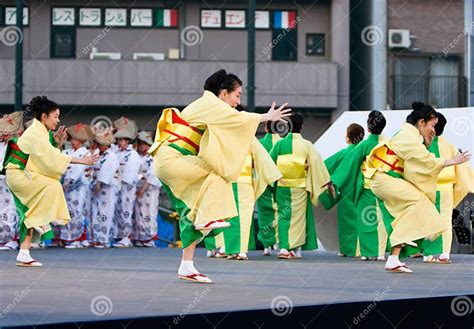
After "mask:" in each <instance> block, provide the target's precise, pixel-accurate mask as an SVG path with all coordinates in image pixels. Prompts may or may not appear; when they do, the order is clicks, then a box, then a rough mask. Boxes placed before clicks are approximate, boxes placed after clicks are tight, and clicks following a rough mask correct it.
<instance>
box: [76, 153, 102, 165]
mask: <svg viewBox="0 0 474 329" xmlns="http://www.w3.org/2000/svg"><path fill="white" fill-rule="evenodd" d="M99 159H100V155H99V154H96V155H85V156H83V157H82V158H72V160H71V163H78V164H83V165H88V166H92V165H94V164H95V163H96V162H97V161H99Z"/></svg>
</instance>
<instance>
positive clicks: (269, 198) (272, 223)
mask: <svg viewBox="0 0 474 329" xmlns="http://www.w3.org/2000/svg"><path fill="white" fill-rule="evenodd" d="M280 139H281V137H280V136H279V135H278V134H269V133H267V134H265V137H263V138H262V139H260V143H261V144H262V146H263V147H264V148H265V150H267V152H270V151H271V149H272V148H273V145H275V143H276V142H278V141H279V140H280ZM257 209H258V235H257V238H258V240H259V241H260V242H261V243H262V244H263V247H264V248H268V247H271V246H273V245H274V244H275V243H276V242H277V230H278V229H277V227H278V208H277V205H276V203H275V201H274V200H273V192H272V188H271V187H270V186H269V187H267V188H266V189H265V192H263V194H262V195H261V196H260V198H258V200H257Z"/></svg>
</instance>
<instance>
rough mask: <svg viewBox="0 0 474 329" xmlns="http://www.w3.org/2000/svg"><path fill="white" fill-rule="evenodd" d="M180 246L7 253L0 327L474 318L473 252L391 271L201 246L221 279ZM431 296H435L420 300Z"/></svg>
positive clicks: (439, 323) (340, 324)
mask: <svg viewBox="0 0 474 329" xmlns="http://www.w3.org/2000/svg"><path fill="white" fill-rule="evenodd" d="M180 253H181V251H180V250H178V249H143V248H132V249H106V250H98V249H81V250H65V249H46V250H33V251H32V256H33V257H36V258H37V259H38V260H40V261H41V262H43V264H44V265H45V266H44V267H43V268H19V267H16V266H15V256H16V252H10V251H7V252H4V251H2V252H0V327H7V326H33V325H39V324H54V323H56V324H57V323H69V325H71V326H72V325H73V324H74V325H77V326H78V327H81V326H84V322H88V321H92V322H90V323H89V324H87V323H85V326H84V328H86V327H93V326H94V325H98V323H96V322H95V321H109V322H104V323H103V325H104V326H102V327H121V326H120V321H117V322H110V320H114V319H126V320H123V321H122V324H123V323H125V324H126V325H127V328H129V327H135V326H137V327H143V328H145V327H148V325H147V323H148V322H149V323H154V324H155V325H154V327H156V328H158V327H161V326H157V325H156V324H158V323H161V324H168V327H185V326H187V325H188V324H191V323H194V324H199V325H200V327H206V323H207V324H208V327H209V328H228V327H233V325H237V323H238V321H243V320H245V321H247V322H248V323H249V324H252V323H253V324H254V325H251V326H250V325H249V326H247V325H246V326H242V327H241V328H268V327H269V325H266V324H269V323H272V328H275V324H276V326H277V327H278V324H281V325H283V324H284V323H286V322H289V321H290V320H291V321H292V323H296V324H295V328H300V327H301V328H304V327H313V326H315V325H316V324H318V322H319V321H320V320H321V321H323V322H324V321H326V322H324V323H325V324H331V326H332V327H333V328H351V327H353V328H356V327H357V328H363V327H372V326H371V324H375V323H380V325H383V323H384V322H385V326H384V327H385V328H392V327H393V328H409V327H411V326H408V325H409V324H410V323H412V324H413V325H414V322H413V321H414V319H421V318H420V317H421V316H422V317H423V319H424V320H426V321H431V320H430V317H432V321H431V322H430V323H429V325H427V326H423V328H449V327H451V325H453V324H456V325H458V327H459V328H464V326H463V324H467V326H466V328H472V327H473V326H474V320H473V318H474V310H473V307H472V305H473V304H472V295H473V294H474V255H453V256H452V260H453V264H451V265H437V264H423V263H422V261H421V259H415V260H408V261H407V263H408V264H409V266H410V268H411V269H412V270H414V273H413V274H395V273H387V272H385V271H384V270H383V266H384V262H364V261H360V260H358V259H350V258H340V257H337V256H336V254H335V253H328V252H306V253H303V257H304V258H303V259H301V260H279V259H277V258H276V256H271V257H263V256H261V253H260V252H251V253H250V260H249V261H230V260H223V259H207V258H206V257H205V251H204V250H202V249H201V250H198V255H197V257H196V260H195V264H196V266H197V267H198V269H200V270H201V271H203V272H204V273H205V274H207V275H208V276H209V277H211V278H212V279H213V280H214V281H215V282H216V283H215V284H213V285H200V284H196V283H189V282H184V281H180V280H178V279H177V276H176V272H177V267H178V264H179V260H180ZM443 296H444V297H445V298H441V297H443ZM428 297H433V298H434V299H433V298H431V299H426V300H421V301H420V298H428ZM408 299H410V300H408ZM400 300H404V301H402V302H400ZM391 303H392V304H391ZM410 303H411V304H410ZM413 303H415V304H413ZM432 304H433V305H435V306H436V307H435V306H430V305H432ZM464 306H465V307H467V309H465V308H463V307H464ZM395 309H396V312H391V311H390V310H392V311H393V310H395ZM250 310H253V311H251V312H239V311H250ZM469 311H470V312H471V313H469ZM416 312H418V313H416ZM441 312H443V313H442V315H441ZM210 313H217V314H210ZM199 314H200V315H199ZM423 314H424V315H423ZM180 315H181V316H180ZM246 315H248V316H247V317H246ZM361 315H362V317H361ZM417 315H418V316H417ZM149 317H151V318H149ZM376 318H377V322H374V321H375V319H376ZM425 318H426V319H425ZM151 320H153V321H151ZM124 321H125V322H124ZM147 321H148V322H147ZM160 321H161V322H160ZM259 321H260V322H262V323H260V322H259ZM298 321H299V322H298ZM327 321H329V322H327ZM466 321H467V322H466ZM229 322H230V323H229ZM200 323H202V324H200ZM298 323H300V324H301V326H298ZM469 323H470V324H469ZM459 325H461V326H459ZM285 326H286V325H285ZM417 326H418V327H419V324H418V325H417ZM61 327H65V325H61ZM164 327H165V328H166V325H165V326H164ZM323 327H324V326H323ZM374 327H376V326H374Z"/></svg>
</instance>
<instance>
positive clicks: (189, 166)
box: [149, 91, 261, 247]
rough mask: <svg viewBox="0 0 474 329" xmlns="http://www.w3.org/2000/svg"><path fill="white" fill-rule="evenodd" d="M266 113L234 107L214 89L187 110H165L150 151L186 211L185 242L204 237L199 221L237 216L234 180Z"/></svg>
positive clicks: (183, 213) (181, 211)
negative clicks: (196, 227)
mask: <svg viewBox="0 0 474 329" xmlns="http://www.w3.org/2000/svg"><path fill="white" fill-rule="evenodd" d="M260 117H261V115H260V114H256V113H247V112H239V111H237V110H235V109H233V108H232V107H230V106H229V105H228V104H227V103H225V102H224V101H222V100H221V99H219V98H218V97H216V96H215V95H214V94H213V93H212V92H209V91H204V94H203V96H202V97H201V98H199V99H197V100H196V101H194V102H193V103H191V104H190V105H188V106H187V107H186V108H185V109H184V110H183V111H182V112H181V113H180V112H179V111H178V110H176V109H165V110H164V111H163V114H162V116H161V118H160V120H159V122H158V126H157V132H156V139H155V143H153V145H152V146H151V148H150V150H149V153H150V154H152V155H153V156H154V166H155V168H154V169H155V174H156V175H157V176H158V178H159V179H160V180H161V181H162V182H163V184H164V185H163V188H164V189H165V190H166V191H167V193H168V195H169V197H170V199H171V200H172V202H173V203H174V205H175V207H176V209H177V211H178V213H179V214H180V231H181V239H182V242H183V247H187V246H189V245H190V244H191V243H193V242H194V241H196V240H199V239H201V238H202V236H203V235H202V233H201V232H199V231H197V230H196V229H195V227H194V226H195V225H197V224H207V223H209V222H211V221H214V220H219V219H229V218H232V217H235V216H236V215H237V209H236V205H235V201H234V195H233V190H232V182H234V181H236V180H237V178H238V177H239V174H240V172H241V169H242V167H243V164H244V161H245V158H246V156H247V155H248V153H249V151H250V147H251V144H252V141H253V140H254V136H255V132H256V131H257V127H258V125H259V123H260Z"/></svg>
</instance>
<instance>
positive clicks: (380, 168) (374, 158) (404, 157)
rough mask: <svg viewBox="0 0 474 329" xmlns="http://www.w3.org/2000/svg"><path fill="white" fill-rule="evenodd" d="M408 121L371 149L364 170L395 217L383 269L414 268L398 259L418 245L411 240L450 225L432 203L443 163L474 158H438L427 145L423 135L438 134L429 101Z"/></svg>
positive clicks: (415, 108) (433, 235)
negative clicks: (409, 247)
mask: <svg viewBox="0 0 474 329" xmlns="http://www.w3.org/2000/svg"><path fill="white" fill-rule="evenodd" d="M406 121H407V122H406V123H404V124H403V126H402V128H401V130H400V131H399V132H398V133H397V134H396V135H395V136H394V137H392V138H391V139H390V140H387V141H384V142H382V143H380V144H379V145H377V146H376V147H374V148H373V149H372V151H371V153H370V154H369V156H368V160H367V168H366V170H365V174H364V176H365V177H366V178H369V179H370V180H371V181H370V188H371V189H372V191H373V192H374V194H375V195H376V196H377V197H379V198H380V199H382V200H383V201H384V203H385V206H386V208H387V210H388V212H389V213H390V214H391V215H392V216H393V221H392V222H391V223H386V225H385V226H386V228H387V233H388V236H389V242H390V246H391V253H390V256H389V257H388V259H387V263H386V265H385V269H386V270H387V271H390V272H401V273H411V272H412V271H411V270H410V269H409V268H408V267H406V265H405V264H404V263H402V262H400V259H399V255H400V252H401V249H402V248H403V247H404V246H406V245H415V246H416V243H414V242H413V241H416V240H419V239H423V238H428V239H430V240H432V239H434V238H436V237H438V235H439V234H441V233H442V232H443V231H445V230H447V229H449V225H448V224H447V223H445V222H443V221H442V219H441V216H440V214H439V212H438V210H437V209H436V207H435V205H434V202H435V201H436V179H437V176H438V174H439V173H440V172H441V170H442V169H443V168H445V167H449V166H453V165H458V164H461V163H464V162H466V161H468V160H469V158H470V154H469V153H468V152H464V153H458V154H456V155H455V156H454V157H453V158H451V159H449V160H448V159H445V158H436V157H435V156H434V154H432V153H430V152H429V151H428V150H427V149H426V147H425V145H423V137H424V138H427V137H428V136H430V135H431V134H434V131H435V130H434V127H435V125H436V123H437V121H438V118H437V115H436V111H435V110H434V109H433V108H432V107H431V106H429V105H425V104H423V103H418V102H415V103H413V111H412V112H411V113H410V115H409V116H408V117H407V120H406ZM384 219H385V217H384Z"/></svg>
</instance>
